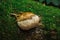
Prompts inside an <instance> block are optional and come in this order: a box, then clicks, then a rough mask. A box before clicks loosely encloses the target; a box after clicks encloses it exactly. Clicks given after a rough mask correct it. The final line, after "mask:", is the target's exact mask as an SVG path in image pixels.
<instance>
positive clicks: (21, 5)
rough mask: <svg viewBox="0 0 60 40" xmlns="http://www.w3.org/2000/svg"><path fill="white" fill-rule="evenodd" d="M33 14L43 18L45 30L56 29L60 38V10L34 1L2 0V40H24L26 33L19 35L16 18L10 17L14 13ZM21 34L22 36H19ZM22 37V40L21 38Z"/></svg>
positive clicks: (0, 25)
mask: <svg viewBox="0 0 60 40" xmlns="http://www.w3.org/2000/svg"><path fill="white" fill-rule="evenodd" d="M21 11H22V12H25V11H26V12H27V11H29V12H33V13H35V14H37V15H40V16H41V17H42V23H43V24H44V26H45V28H44V29H45V30H47V31H49V30H53V29H56V30H57V33H58V35H59V36H58V38H59V37H60V32H59V31H60V9H58V8H55V7H49V6H43V5H42V4H40V3H39V2H35V1H32V0H1V1H0V34H1V37H2V38H1V40H20V39H21V40H23V38H22V37H25V36H24V35H23V34H24V33H19V28H18V26H17V24H16V20H15V18H13V17H11V16H10V13H12V12H21ZM19 34H20V35H19ZM19 37H20V38H19Z"/></svg>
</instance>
